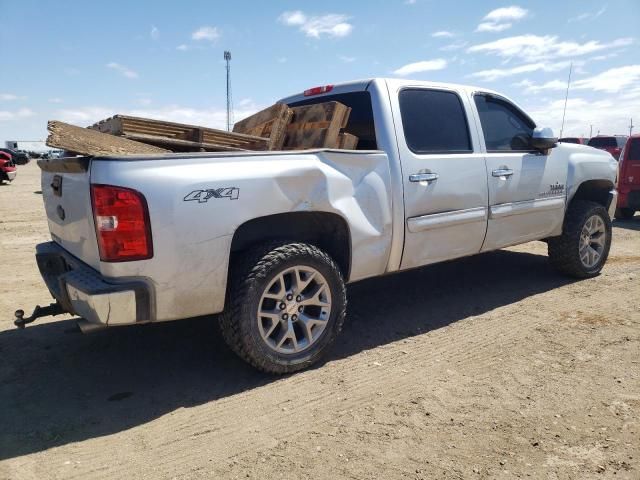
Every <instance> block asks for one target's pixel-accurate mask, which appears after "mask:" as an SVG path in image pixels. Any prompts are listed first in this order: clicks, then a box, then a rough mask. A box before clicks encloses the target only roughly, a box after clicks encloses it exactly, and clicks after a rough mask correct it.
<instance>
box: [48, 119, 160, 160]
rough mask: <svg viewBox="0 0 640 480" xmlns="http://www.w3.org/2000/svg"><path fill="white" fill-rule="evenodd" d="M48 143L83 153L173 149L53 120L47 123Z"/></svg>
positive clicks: (144, 152)
mask: <svg viewBox="0 0 640 480" xmlns="http://www.w3.org/2000/svg"><path fill="white" fill-rule="evenodd" d="M47 129H48V130H49V137H48V138H47V145H49V146H50V147H54V148H60V149H62V150H66V151H67V152H73V153H81V154H83V155H95V156H100V155H132V154H140V155H143V154H157V153H170V152H171V150H166V149H164V148H159V147H154V146H153V145H147V144H146V143H141V142H134V141H132V140H128V139H126V138H120V137H114V136H112V135H105V134H103V133H100V132H96V131H93V130H89V129H87V128H81V127H76V126H75V125H69V124H68V123H64V122H58V121H56V120H51V121H49V122H48V123H47Z"/></svg>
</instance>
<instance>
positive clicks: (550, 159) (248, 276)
mask: <svg viewBox="0 0 640 480" xmlns="http://www.w3.org/2000/svg"><path fill="white" fill-rule="evenodd" d="M316 93H317V94H316ZM329 100H335V101H338V102H341V103H343V104H345V105H347V106H348V107H351V108H352V112H351V116H350V119H349V123H348V125H347V127H346V131H347V132H349V133H352V134H354V135H356V136H358V137H359V139H360V140H359V144H358V151H341V150H308V151H270V152H232V153H228V152H225V153H213V154H212V153H202V154H166V155H156V156H139V157H137V156H127V157H117V156H113V157H93V158H90V157H74V158H63V159H51V160H41V161H40V162H39V165H40V168H41V169H42V191H43V194H44V204H45V209H46V214H47V218H48V222H49V229H50V231H51V238H52V241H51V242H49V243H45V244H41V245H39V246H38V248H37V254H36V258H37V262H38V265H39V268H40V270H41V273H42V276H43V278H44V280H45V282H46V284H47V286H48V287H49V290H50V291H51V293H52V295H53V296H54V297H55V299H56V303H54V304H52V305H51V306H50V307H45V308H44V309H40V310H39V311H38V310H37V311H36V312H34V315H33V316H32V317H30V318H23V317H22V316H21V315H18V317H19V318H18V320H17V324H18V325H19V326H24V324H25V323H28V322H30V321H33V319H35V318H36V317H38V316H41V315H43V314H52V313H60V312H63V311H65V312H70V313H72V314H75V315H78V316H80V317H82V320H81V321H80V323H81V326H82V327H83V329H88V328H97V327H112V326H121V325H133V324H140V323H148V322H161V321H168V320H178V319H183V318H188V317H194V316H200V315H210V314H221V315H220V316H219V318H220V325H221V330H222V333H223V335H224V338H225V339H226V341H227V342H228V344H229V345H230V347H231V348H232V349H233V350H234V351H235V352H236V353H238V354H239V355H240V356H241V357H242V358H243V359H245V360H246V361H248V362H249V363H250V364H252V365H253V366H255V367H257V368H259V369H261V370H264V371H267V372H274V373H285V372H292V371H295V370H299V369H302V368H305V367H307V366H309V365H311V364H313V363H314V362H316V361H317V360H318V359H319V358H320V357H321V356H322V355H323V354H325V353H326V351H327V349H328V347H329V346H330V345H331V344H332V343H333V342H334V340H335V338H336V336H337V335H338V333H339V332H340V329H341V327H342V324H343V321H344V319H345V312H346V293H345V285H346V284H347V283H350V282H356V281H358V280H362V279H365V278H369V277H375V276H378V275H384V274H388V273H392V272H398V271H402V270H407V269H411V268H416V267H421V266H424V265H428V264H431V263H435V262H441V261H445V260H450V259H454V258H459V257H464V256H467V255H474V254H477V253H481V252H486V251H490V250H496V249H499V248H503V247H506V246H509V245H516V244H520V243H523V242H529V241H531V240H545V241H546V242H547V243H548V250H549V258H550V260H551V263H552V265H553V266H555V267H556V268H557V269H558V270H559V271H560V272H563V273H565V274H569V275H572V276H574V277H579V278H586V277H592V276H595V275H597V274H598V273H599V272H600V270H601V269H602V267H603V265H604V263H605V261H606V259H607V255H608V252H609V247H610V244H611V220H610V218H611V215H612V213H613V211H614V210H615V207H616V197H617V192H616V186H615V184H616V172H617V164H616V161H615V160H614V159H613V158H612V157H611V155H609V154H608V153H606V152H602V151H598V150H595V149H592V148H589V147H586V146H582V145H572V144H557V143H556V142H557V139H556V138H555V137H554V135H553V134H552V133H551V131H550V130H549V129H546V128H537V127H536V124H535V123H534V121H533V120H532V119H531V118H530V117H529V116H528V115H527V114H526V113H525V112H524V111H522V110H521V109H520V108H519V107H518V106H517V105H516V104H515V103H513V102H512V101H511V100H509V99H507V98H505V97H503V96H501V95H500V94H498V93H496V92H492V91H489V90H486V89H483V88H474V87H466V86H459V85H451V84H440V83H430V82H418V81H410V80H395V79H394V80H389V79H373V80H366V81H358V82H352V83H345V84H342V85H336V86H327V87H323V88H318V89H312V90H310V91H307V92H306V94H300V95H295V96H292V97H289V98H286V99H284V100H283V102H285V103H287V104H289V105H291V106H296V105H304V104H311V103H316V102H325V101H329Z"/></svg>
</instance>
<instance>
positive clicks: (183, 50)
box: [176, 43, 189, 52]
mask: <svg viewBox="0 0 640 480" xmlns="http://www.w3.org/2000/svg"><path fill="white" fill-rule="evenodd" d="M176 50H180V51H181V52H186V51H187V50H189V45H186V44H184V43H182V44H180V45H178V46H177V47H176Z"/></svg>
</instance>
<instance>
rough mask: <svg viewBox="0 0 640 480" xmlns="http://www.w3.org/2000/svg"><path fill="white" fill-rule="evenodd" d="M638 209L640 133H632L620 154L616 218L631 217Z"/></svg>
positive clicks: (639, 198)
mask: <svg viewBox="0 0 640 480" xmlns="http://www.w3.org/2000/svg"><path fill="white" fill-rule="evenodd" d="M638 210H640V135H632V136H631V137H629V140H628V141H627V144H626V145H625V147H624V150H623V152H622V155H621V156H620V166H619V169H618V207H617V209H616V218H631V217H633V215H634V214H635V212H636V211H638Z"/></svg>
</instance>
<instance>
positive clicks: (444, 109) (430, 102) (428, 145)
mask: <svg viewBox="0 0 640 480" xmlns="http://www.w3.org/2000/svg"><path fill="white" fill-rule="evenodd" d="M398 100H399V103H400V115H401V117H402V125H403V129H404V137H405V140H406V143H407V146H408V147H409V149H410V150H411V151H412V152H413V153H417V154H436V153H450V154H452V153H468V152H472V151H473V148H472V146H471V137H470V135H469V124H468V122H467V116H466V113H465V111H464V106H463V104H462V100H461V99H460V97H459V96H458V94H457V93H454V92H449V91H444V90H429V89H419V88H406V89H403V90H401V91H400V93H399V97H398Z"/></svg>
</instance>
